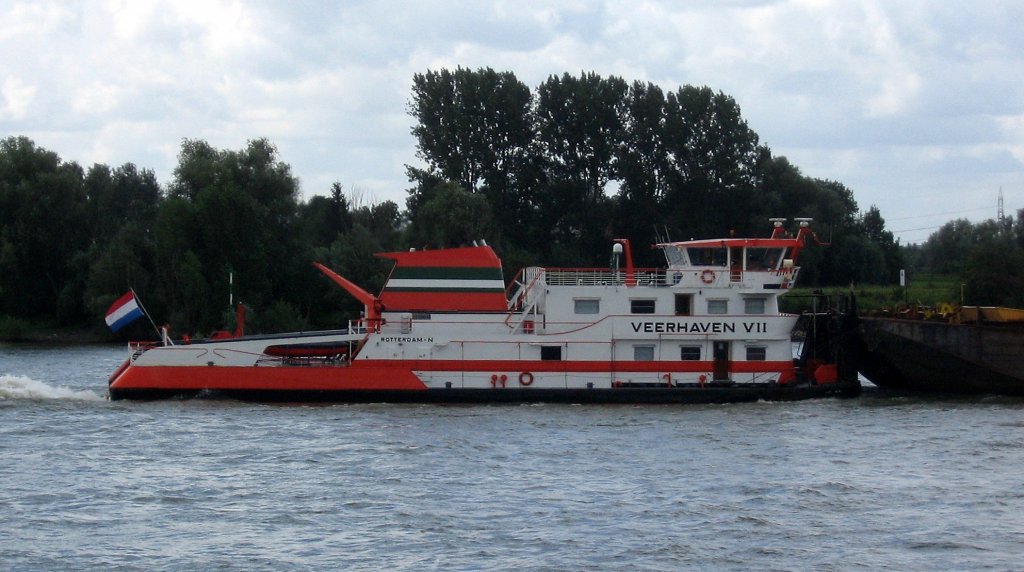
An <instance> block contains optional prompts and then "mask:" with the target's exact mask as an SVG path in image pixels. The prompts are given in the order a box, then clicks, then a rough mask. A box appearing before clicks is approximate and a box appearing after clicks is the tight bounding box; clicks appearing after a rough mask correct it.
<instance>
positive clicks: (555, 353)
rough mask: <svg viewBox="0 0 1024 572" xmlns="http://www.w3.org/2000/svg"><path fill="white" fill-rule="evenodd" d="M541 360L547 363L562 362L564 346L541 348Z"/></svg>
mask: <svg viewBox="0 0 1024 572" xmlns="http://www.w3.org/2000/svg"><path fill="white" fill-rule="evenodd" d="M540 359H542V360H546V361H561V359H562V346H541V347H540Z"/></svg>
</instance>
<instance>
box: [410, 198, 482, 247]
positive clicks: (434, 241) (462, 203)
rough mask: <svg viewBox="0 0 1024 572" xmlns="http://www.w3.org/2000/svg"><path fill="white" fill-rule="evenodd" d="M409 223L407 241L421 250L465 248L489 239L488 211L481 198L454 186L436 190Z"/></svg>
mask: <svg viewBox="0 0 1024 572" xmlns="http://www.w3.org/2000/svg"><path fill="white" fill-rule="evenodd" d="M431 194H432V195H433V198H432V199H430V200H429V201H427V202H426V203H425V204H423V206H422V207H421V208H420V209H419V213H418V214H417V216H416V218H414V219H413V220H412V228H411V229H410V236H411V238H410V240H411V241H412V243H413V244H415V245H419V246H422V247H430V248H444V247H451V246H467V245H469V244H471V243H473V242H474V241H477V240H479V239H482V238H489V237H491V235H492V232H493V231H492V223H493V221H492V218H491V207H490V205H489V204H488V202H487V199H485V198H484V197H483V196H481V195H477V194H473V193H469V192H467V191H465V190H463V189H462V188H461V187H459V186H458V185H456V184H455V183H446V184H444V185H442V186H441V187H440V188H438V189H435V190H434V192H433V193H431Z"/></svg>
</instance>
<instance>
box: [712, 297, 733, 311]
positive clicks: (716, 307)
mask: <svg viewBox="0 0 1024 572" xmlns="http://www.w3.org/2000/svg"><path fill="white" fill-rule="evenodd" d="M728 313H729V301H728V300H723V299H719V300H708V314H728Z"/></svg>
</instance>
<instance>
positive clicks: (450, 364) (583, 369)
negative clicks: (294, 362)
mask: <svg viewBox="0 0 1024 572" xmlns="http://www.w3.org/2000/svg"><path fill="white" fill-rule="evenodd" d="M355 363H356V364H359V361H358V360H357V361H356V362H355ZM373 363H374V365H378V366H381V367H388V368H393V369H394V370H401V369H411V370H415V371H531V372H534V373H540V372H553V373H565V372H574V373H615V372H618V371H629V372H673V373H676V372H679V373H683V372H691V373H707V372H709V371H712V369H714V366H715V364H714V362H710V361H615V362H610V361H545V360H438V359H435V360H377V359H375V360H373ZM792 370H793V362H792V360H786V361H733V362H729V371H730V372H733V373H758V372H767V371H778V372H783V371H792Z"/></svg>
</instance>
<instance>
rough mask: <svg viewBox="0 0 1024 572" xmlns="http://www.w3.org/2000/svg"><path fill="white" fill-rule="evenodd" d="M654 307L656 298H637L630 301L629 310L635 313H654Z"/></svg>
mask: <svg viewBox="0 0 1024 572" xmlns="http://www.w3.org/2000/svg"><path fill="white" fill-rule="evenodd" d="M654 309H655V301H654V300H648V299H637V300H630V301H629V311H630V312H632V313H634V314H653V313H654Z"/></svg>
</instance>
